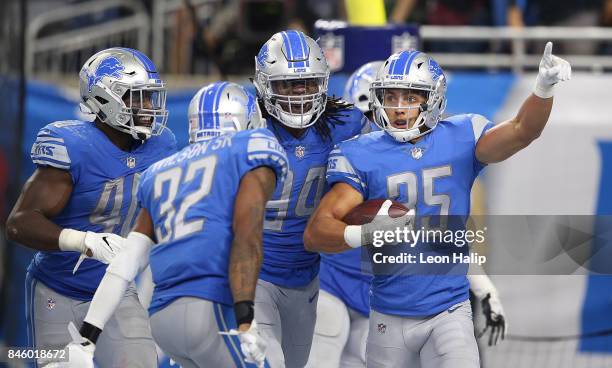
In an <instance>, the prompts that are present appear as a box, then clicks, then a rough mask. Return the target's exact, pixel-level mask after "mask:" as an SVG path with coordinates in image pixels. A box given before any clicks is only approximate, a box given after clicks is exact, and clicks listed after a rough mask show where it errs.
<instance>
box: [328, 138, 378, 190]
mask: <svg viewBox="0 0 612 368" xmlns="http://www.w3.org/2000/svg"><path fill="white" fill-rule="evenodd" d="M326 178H327V182H328V183H329V185H330V186H332V185H334V184H335V183H339V182H342V183H346V184H348V185H350V186H352V187H353V188H355V190H357V191H358V192H359V193H361V195H362V196H363V198H364V199H365V198H368V196H367V184H366V183H367V182H366V179H365V175H364V174H363V173H361V172H360V171H359V170H357V169H356V168H355V167H354V166H353V164H352V163H351V160H350V159H349V158H348V157H347V156H346V155H345V153H344V152H343V147H342V145H337V146H336V147H335V148H334V149H333V150H332V151H331V152H330V153H329V158H328V160H327V174H326Z"/></svg>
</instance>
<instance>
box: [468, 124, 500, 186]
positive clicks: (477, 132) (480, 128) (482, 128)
mask: <svg viewBox="0 0 612 368" xmlns="http://www.w3.org/2000/svg"><path fill="white" fill-rule="evenodd" d="M469 125H470V126H471V127H472V133H473V134H474V150H473V151H474V176H478V174H479V173H480V171H482V169H483V168H484V167H485V166H486V164H483V163H482V162H480V161H478V159H477V158H476V145H477V144H478V141H479V140H480V138H481V137H482V136H483V135H484V133H485V132H486V131H487V130H489V129H491V128H492V127H493V125H494V124H493V122H491V121H490V120H489V119H487V118H485V117H484V116H482V115H478V114H470V124H469Z"/></svg>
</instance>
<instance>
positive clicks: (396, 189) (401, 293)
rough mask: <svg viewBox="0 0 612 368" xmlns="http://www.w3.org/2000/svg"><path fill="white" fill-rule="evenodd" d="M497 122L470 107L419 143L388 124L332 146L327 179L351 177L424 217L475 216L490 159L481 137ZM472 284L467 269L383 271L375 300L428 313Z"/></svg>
mask: <svg viewBox="0 0 612 368" xmlns="http://www.w3.org/2000/svg"><path fill="white" fill-rule="evenodd" d="M492 126H493V124H492V123H491V122H489V121H488V120H487V119H486V118H484V117H482V116H480V115H471V114H470V115H457V116H453V117H450V118H447V119H445V120H443V121H441V122H440V123H438V125H437V127H436V128H435V129H434V130H433V131H432V132H431V133H429V134H426V135H424V136H423V137H422V138H421V139H420V140H419V141H418V142H417V143H416V144H411V143H400V142H397V141H396V140H395V139H393V138H392V137H391V136H389V135H388V134H386V133H385V132H384V131H378V132H373V133H369V134H366V135H362V136H360V137H358V138H355V139H352V140H349V141H346V142H343V143H341V144H340V145H339V146H338V147H337V148H336V149H335V150H334V151H333V152H331V153H330V157H329V166H328V170H327V180H328V182H329V183H330V185H333V184H334V183H337V182H344V183H347V184H349V185H351V186H352V187H353V188H354V189H356V190H357V191H359V192H360V193H361V194H362V195H363V198H364V200H369V199H377V198H389V199H393V200H396V201H399V202H401V203H404V205H406V207H408V208H416V212H417V215H418V216H419V218H425V217H426V216H439V215H460V216H467V215H468V214H469V212H470V192H471V188H472V184H473V182H474V180H475V178H476V177H477V176H478V173H479V172H480V170H482V168H483V167H484V166H483V165H482V164H481V163H480V162H478V160H477V159H476V155H475V148H476V143H477V141H478V139H480V137H481V136H482V134H483V133H484V132H485V131H486V130H488V129H489V128H490V127H492ZM407 267H409V266H407ZM468 290H469V283H468V281H467V278H466V277H465V276H464V275H407V274H405V273H402V274H392V273H391V274H379V273H376V274H375V275H374V277H373V280H372V285H371V297H370V306H371V307H372V308H373V309H374V310H376V311H379V312H381V313H386V314H392V315H399V316H428V315H433V314H436V313H439V312H441V311H443V310H445V309H447V308H449V307H451V306H452V305H454V304H456V303H459V302H461V301H464V300H465V299H467V298H468Z"/></svg>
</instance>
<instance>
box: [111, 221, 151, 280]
mask: <svg viewBox="0 0 612 368" xmlns="http://www.w3.org/2000/svg"><path fill="white" fill-rule="evenodd" d="M124 244H125V246H124V248H123V249H122V250H121V252H119V254H117V255H116V256H115V258H113V260H112V262H111V263H110V264H109V265H108V268H107V269H106V272H108V273H111V274H113V275H115V276H118V277H121V278H122V279H123V280H125V281H127V282H132V281H133V280H134V279H135V278H136V276H137V275H138V274H139V273H140V272H142V270H144V269H145V268H146V267H147V265H148V264H149V254H150V253H151V248H152V247H153V241H152V240H151V239H150V238H149V237H148V236H146V235H144V234H141V233H138V232H134V231H132V232H131V233H130V234H129V235H128V237H127V238H126V240H125V243H124Z"/></svg>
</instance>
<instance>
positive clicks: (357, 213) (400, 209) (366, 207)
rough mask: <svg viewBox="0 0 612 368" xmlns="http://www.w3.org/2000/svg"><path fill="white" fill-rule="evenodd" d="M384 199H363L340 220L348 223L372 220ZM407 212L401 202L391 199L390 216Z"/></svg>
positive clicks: (397, 215)
mask: <svg viewBox="0 0 612 368" xmlns="http://www.w3.org/2000/svg"><path fill="white" fill-rule="evenodd" d="M385 201H386V199H372V200H369V201H365V202H363V203H362V204H360V205H359V206H357V207H355V208H353V209H352V210H351V211H350V212H349V213H347V214H346V216H344V218H343V219H342V221H344V223H346V224H348V225H363V224H367V223H369V222H372V220H373V219H374V217H375V216H376V214H377V213H378V210H379V209H380V206H382V204H383V203H384V202H385ZM406 212H408V208H406V206H404V205H403V204H401V203H399V202H396V201H393V204H391V207H390V208H389V215H390V216H391V217H400V216H403V215H405V214H406Z"/></svg>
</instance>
